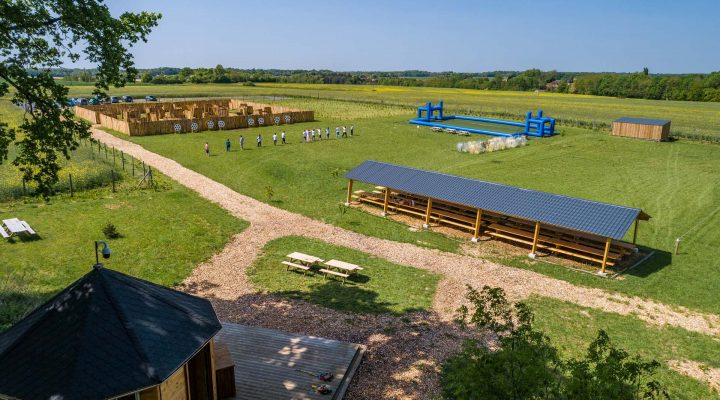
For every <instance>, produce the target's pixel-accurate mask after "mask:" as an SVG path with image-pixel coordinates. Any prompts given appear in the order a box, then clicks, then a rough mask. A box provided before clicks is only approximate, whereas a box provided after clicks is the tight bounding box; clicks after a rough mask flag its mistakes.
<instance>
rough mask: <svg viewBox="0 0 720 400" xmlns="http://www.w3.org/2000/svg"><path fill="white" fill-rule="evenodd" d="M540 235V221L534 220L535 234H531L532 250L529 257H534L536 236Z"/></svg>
mask: <svg viewBox="0 0 720 400" xmlns="http://www.w3.org/2000/svg"><path fill="white" fill-rule="evenodd" d="M539 237H540V222H535V234H534V235H533V243H532V251H531V252H530V257H532V258H535V250H536V249H537V242H538V238H539Z"/></svg>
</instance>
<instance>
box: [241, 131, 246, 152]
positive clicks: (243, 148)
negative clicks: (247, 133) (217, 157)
mask: <svg viewBox="0 0 720 400" xmlns="http://www.w3.org/2000/svg"><path fill="white" fill-rule="evenodd" d="M240 150H245V137H243V135H240Z"/></svg>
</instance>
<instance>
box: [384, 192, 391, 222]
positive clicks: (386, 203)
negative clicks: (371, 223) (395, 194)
mask: <svg viewBox="0 0 720 400" xmlns="http://www.w3.org/2000/svg"><path fill="white" fill-rule="evenodd" d="M389 203H390V188H389V187H386V188H385V200H384V201H383V217H384V216H386V215H387V212H388V204H389Z"/></svg>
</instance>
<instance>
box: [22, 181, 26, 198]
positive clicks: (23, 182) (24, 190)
mask: <svg viewBox="0 0 720 400" xmlns="http://www.w3.org/2000/svg"><path fill="white" fill-rule="evenodd" d="M22 184H23V196H25V195H27V188H26V187H25V178H22Z"/></svg>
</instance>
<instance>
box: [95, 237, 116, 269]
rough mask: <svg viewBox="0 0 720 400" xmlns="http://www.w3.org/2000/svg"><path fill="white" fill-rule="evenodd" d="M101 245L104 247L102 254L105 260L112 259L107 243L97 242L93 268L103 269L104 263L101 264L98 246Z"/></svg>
mask: <svg viewBox="0 0 720 400" xmlns="http://www.w3.org/2000/svg"><path fill="white" fill-rule="evenodd" d="M100 243H102V245H103V248H102V250H100V253H101V254H102V256H103V258H105V259H107V258H110V254H111V253H112V251H111V250H110V247H109V246H108V244H107V242H105V241H102V240H96V241H95V265H93V268H102V267H103V265H102V263H101V262H100V257H99V256H98V245H99V244H100Z"/></svg>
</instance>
